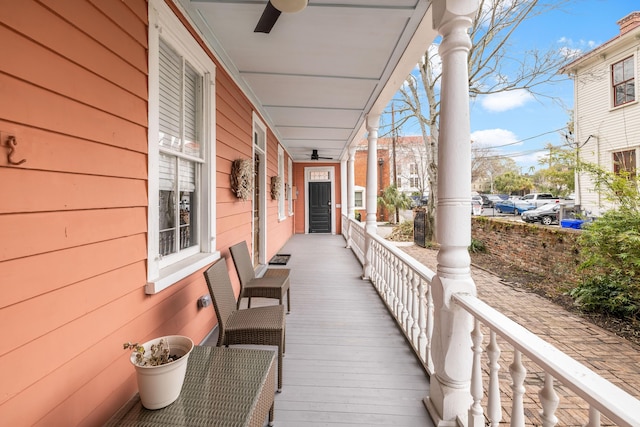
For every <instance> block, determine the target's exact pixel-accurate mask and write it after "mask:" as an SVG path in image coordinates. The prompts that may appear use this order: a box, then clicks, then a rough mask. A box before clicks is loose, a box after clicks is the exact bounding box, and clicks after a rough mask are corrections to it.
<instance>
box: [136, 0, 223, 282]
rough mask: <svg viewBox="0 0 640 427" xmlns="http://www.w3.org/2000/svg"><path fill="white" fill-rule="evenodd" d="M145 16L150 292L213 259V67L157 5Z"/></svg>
mask: <svg viewBox="0 0 640 427" xmlns="http://www.w3.org/2000/svg"><path fill="white" fill-rule="evenodd" d="M150 10H151V13H150V21H151V22H150V25H149V210H148V217H149V221H148V223H149V230H148V231H149V232H148V239H149V241H148V248H149V249H148V274H147V276H148V277H147V281H148V283H147V287H146V292H147V293H157V292H159V291H161V290H162V289H164V288H166V287H168V286H170V285H172V284H173V283H175V282H177V281H178V280H180V279H182V278H184V277H187V276H188V275H190V274H193V273H195V272H196V271H197V270H199V269H200V268H202V267H204V266H205V265H207V264H209V263H211V262H213V261H214V260H215V259H216V258H217V257H218V256H217V255H216V254H214V253H213V249H214V244H213V237H214V234H215V233H214V224H215V216H214V215H215V208H214V205H215V201H214V200H213V194H214V190H215V181H214V177H215V173H214V170H213V168H214V165H215V162H214V158H215V157H214V156H215V153H214V149H215V144H213V142H212V141H215V135H214V131H215V122H214V117H215V116H214V104H213V102H214V99H215V98H214V89H213V87H214V86H213V81H214V80H213V79H214V73H215V66H214V64H213V62H212V61H211V59H210V58H209V57H208V56H207V55H206V54H205V53H204V52H203V51H202V49H201V48H200V46H199V45H198V43H196V42H195V40H193V38H192V37H191V35H190V34H189V33H188V32H187V30H186V29H185V28H184V27H183V25H182V24H181V23H180V21H178V19H177V18H176V17H175V15H174V14H173V12H172V11H171V10H170V9H169V8H168V7H167V6H166V5H165V4H164V2H163V1H159V0H151V2H150ZM154 20H155V21H157V22H153V21H154Z"/></svg>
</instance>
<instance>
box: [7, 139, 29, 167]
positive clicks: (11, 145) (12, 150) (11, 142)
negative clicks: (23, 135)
mask: <svg viewBox="0 0 640 427" xmlns="http://www.w3.org/2000/svg"><path fill="white" fill-rule="evenodd" d="M16 145H18V142H17V141H16V137H15V136H10V137H9V138H7V147H9V155H8V156H7V161H8V162H9V164H10V165H13V166H18V165H21V164H23V163H24V162H26V161H27V159H22V160H18V161H16V160H13V155H14V154H15V150H16Z"/></svg>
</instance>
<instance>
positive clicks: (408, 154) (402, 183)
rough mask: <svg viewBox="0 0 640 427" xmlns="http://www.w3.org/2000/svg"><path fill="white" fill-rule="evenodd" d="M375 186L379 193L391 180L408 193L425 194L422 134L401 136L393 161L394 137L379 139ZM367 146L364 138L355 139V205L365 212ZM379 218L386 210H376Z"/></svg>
mask: <svg viewBox="0 0 640 427" xmlns="http://www.w3.org/2000/svg"><path fill="white" fill-rule="evenodd" d="M377 146H378V154H377V159H378V161H377V167H378V189H379V191H380V193H382V191H384V189H385V188H387V187H388V186H390V185H391V184H393V182H394V179H395V182H396V183H397V186H398V189H399V190H400V191H401V192H403V193H406V194H408V195H413V194H418V195H426V194H427V193H428V184H427V183H428V181H427V174H426V171H427V161H426V156H425V153H426V148H425V145H424V140H423V138H422V137H421V136H401V137H398V139H397V141H396V144H395V161H394V149H393V138H379V139H378V144H377ZM368 150H369V147H368V142H367V140H366V139H363V140H361V141H360V142H359V143H358V147H357V150H356V155H355V164H354V172H355V185H356V189H355V190H356V194H355V207H356V211H362V212H363V213H364V211H365V206H364V200H365V190H366V186H367V153H368ZM378 220H380V221H386V220H388V215H387V213H386V212H380V213H379V214H378Z"/></svg>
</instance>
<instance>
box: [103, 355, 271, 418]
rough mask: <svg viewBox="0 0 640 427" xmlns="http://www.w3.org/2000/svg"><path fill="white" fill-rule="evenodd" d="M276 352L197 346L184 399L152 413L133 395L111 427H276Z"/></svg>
mask: <svg viewBox="0 0 640 427" xmlns="http://www.w3.org/2000/svg"><path fill="white" fill-rule="evenodd" d="M275 365H276V362H275V352H274V351H271V350H253V349H246V348H237V347H236V348H225V347H208V346H196V347H194V349H193V351H192V352H191V354H190V355H189V364H188V366H187V374H186V376H185V380H184V385H183V386H182V391H181V392H180V397H178V400H176V401H175V402H174V403H172V404H171V405H169V406H167V407H166V408H163V409H158V410H155V411H150V410H148V409H145V408H143V407H142V405H141V404H140V399H139V398H138V395H137V394H136V396H134V397H133V398H132V399H131V400H130V401H129V402H128V403H127V404H126V405H125V406H123V407H122V408H121V409H120V410H119V411H118V412H117V413H116V414H115V415H114V416H113V417H112V418H111V420H109V422H108V423H107V424H106V425H107V426H141V425H144V426H155V425H157V426H187V425H188V426H225V427H236V426H237V427H240V426H242V427H244V426H247V427H249V426H250V427H253V426H256V427H262V426H263V425H264V421H265V419H266V417H267V416H268V417H269V425H272V424H273V414H274V411H273V401H274V394H275V382H276V371H275V369H276V367H275Z"/></svg>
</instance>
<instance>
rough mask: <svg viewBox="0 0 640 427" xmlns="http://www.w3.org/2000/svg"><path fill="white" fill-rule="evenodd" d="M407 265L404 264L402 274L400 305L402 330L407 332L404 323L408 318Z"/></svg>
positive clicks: (399, 316) (399, 313) (399, 318)
mask: <svg viewBox="0 0 640 427" xmlns="http://www.w3.org/2000/svg"><path fill="white" fill-rule="evenodd" d="M407 270H408V269H407V264H405V263H402V270H401V271H402V274H401V276H400V290H399V295H400V298H399V303H400V304H399V305H398V320H400V325H401V326H402V329H404V331H405V332H406V331H407V330H406V329H405V327H404V321H405V319H406V318H407V305H406V304H407Z"/></svg>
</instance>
